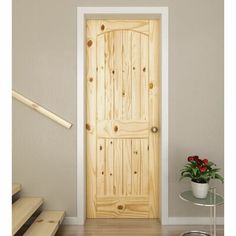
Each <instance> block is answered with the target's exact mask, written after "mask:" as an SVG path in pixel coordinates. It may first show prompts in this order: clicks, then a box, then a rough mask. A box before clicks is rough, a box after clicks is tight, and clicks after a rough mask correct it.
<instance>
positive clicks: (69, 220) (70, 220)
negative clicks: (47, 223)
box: [62, 217, 84, 225]
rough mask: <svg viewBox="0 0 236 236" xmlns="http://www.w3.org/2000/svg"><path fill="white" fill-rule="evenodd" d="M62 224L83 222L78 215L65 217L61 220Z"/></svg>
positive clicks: (79, 223)
mask: <svg viewBox="0 0 236 236" xmlns="http://www.w3.org/2000/svg"><path fill="white" fill-rule="evenodd" d="M62 224H63V225H83V224H84V222H82V223H81V222H80V220H79V218H78V217H65V219H64V220H63V223H62Z"/></svg>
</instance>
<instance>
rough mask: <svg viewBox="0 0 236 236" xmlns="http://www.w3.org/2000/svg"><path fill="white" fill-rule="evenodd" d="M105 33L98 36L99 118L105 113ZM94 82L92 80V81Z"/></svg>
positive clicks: (102, 117)
mask: <svg viewBox="0 0 236 236" xmlns="http://www.w3.org/2000/svg"><path fill="white" fill-rule="evenodd" d="M104 46H105V45H104V34H102V35H100V36H98V37H97V53H96V54H97V104H99V106H98V107H97V119H98V120H102V119H104V114H105V84H104V83H105V65H104V61H105V58H104V51H105V48H104ZM90 82H91V83H92V81H90Z"/></svg>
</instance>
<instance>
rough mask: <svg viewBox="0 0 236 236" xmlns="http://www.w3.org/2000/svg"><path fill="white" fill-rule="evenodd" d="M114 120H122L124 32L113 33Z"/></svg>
mask: <svg viewBox="0 0 236 236" xmlns="http://www.w3.org/2000/svg"><path fill="white" fill-rule="evenodd" d="M113 41H114V57H113V68H114V71H113V73H114V74H113V77H114V119H122V31H120V30H119V31H114V32H113Z"/></svg>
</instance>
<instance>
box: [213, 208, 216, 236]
mask: <svg viewBox="0 0 236 236" xmlns="http://www.w3.org/2000/svg"><path fill="white" fill-rule="evenodd" d="M213 211H214V230H213V232H214V234H213V235H214V236H216V206H214V208H213Z"/></svg>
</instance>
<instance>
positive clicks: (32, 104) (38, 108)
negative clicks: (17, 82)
mask: <svg viewBox="0 0 236 236" xmlns="http://www.w3.org/2000/svg"><path fill="white" fill-rule="evenodd" d="M12 97H13V98H15V99H17V100H18V101H20V102H22V103H24V104H25V105H27V106H29V107H30V108H32V109H33V110H35V111H37V112H39V113H41V114H43V115H45V116H46V117H48V118H50V119H51V120H53V121H55V122H57V123H58V124H60V125H62V126H64V127H65V128H67V129H70V128H71V126H72V123H70V122H68V121H66V120H64V119H63V118H61V117H59V116H58V115H56V114H54V113H53V112H51V111H49V110H47V109H45V108H43V107H42V106H40V105H39V104H37V103H35V102H33V101H31V100H30V99H28V98H26V97H25V96H23V95H21V94H19V93H18V92H16V91H14V90H12Z"/></svg>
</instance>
